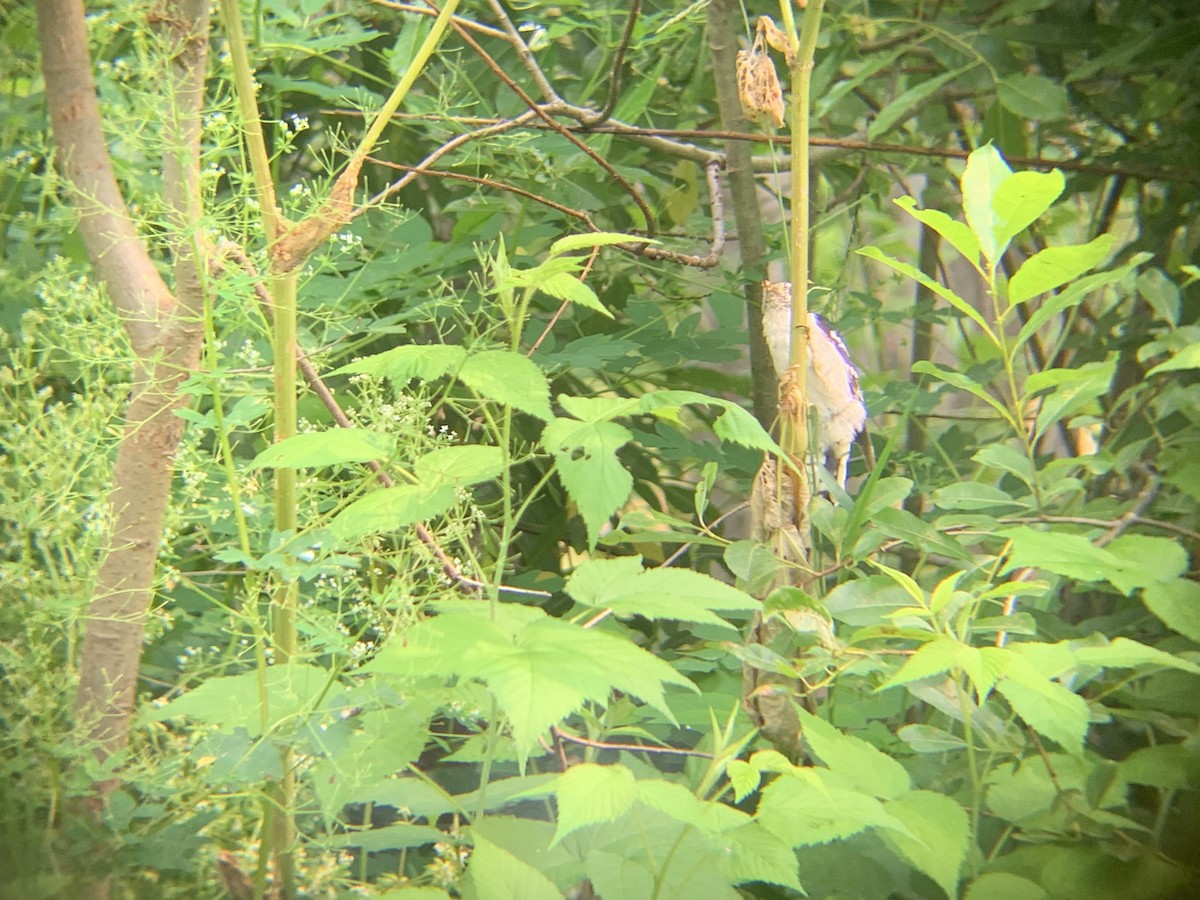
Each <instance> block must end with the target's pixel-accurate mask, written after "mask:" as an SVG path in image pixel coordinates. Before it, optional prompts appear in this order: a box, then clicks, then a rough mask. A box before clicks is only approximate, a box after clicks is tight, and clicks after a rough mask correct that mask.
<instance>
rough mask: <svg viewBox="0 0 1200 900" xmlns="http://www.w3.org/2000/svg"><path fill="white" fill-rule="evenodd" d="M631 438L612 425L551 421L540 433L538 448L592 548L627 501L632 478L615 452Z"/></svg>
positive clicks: (631, 490) (602, 422) (571, 420)
mask: <svg viewBox="0 0 1200 900" xmlns="http://www.w3.org/2000/svg"><path fill="white" fill-rule="evenodd" d="M632 437H633V435H632V434H631V433H630V431H629V429H627V428H625V427H624V426H623V425H618V424H617V423H616V422H604V421H600V422H578V421H576V420H574V419H553V420H552V421H551V422H550V423H549V424H547V425H546V427H545V429H544V430H543V431H542V446H543V447H545V448H546V450H548V451H549V452H550V453H551V454H552V455H553V456H554V463H555V466H556V467H557V470H558V477H559V480H560V481H561V482H562V484H563V487H565V488H566V489H567V493H568V494H570V495H571V499H572V500H574V501H575V505H576V506H577V507H578V508H579V514H580V516H582V517H583V522H584V524H585V525H586V526H587V530H588V542H589V544H590V545H591V546H593V547H594V546H595V545H596V541H597V540H599V538H600V529H601V528H602V527H603V526H604V525H605V524H606V523H607V522H608V519H609V516H611V515H612V514H613V513H615V512H616V511H617V510H619V509H620V508H621V506H622V505H624V503H625V501H626V500H628V499H629V495H630V494H631V493H632V492H633V476H632V475H630V474H629V472H628V470H627V469H626V468H625V466H624V465H623V464H622V463H621V461H620V460H619V459H618V458H617V450H618V449H620V448H621V447H622V446H624V445H625V444H626V443H628V442H629V440H630V439H631V438H632Z"/></svg>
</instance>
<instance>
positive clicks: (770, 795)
mask: <svg viewBox="0 0 1200 900" xmlns="http://www.w3.org/2000/svg"><path fill="white" fill-rule="evenodd" d="M757 819H758V821H759V822H760V823H761V824H762V826H763V828H765V829H766V830H767V831H769V832H770V833H771V834H773V835H775V836H776V837H777V838H779V839H780V840H782V841H783V842H784V843H786V844H787V845H788V846H789V847H803V846H808V845H811V844H825V843H828V842H829V841H835V840H840V839H842V838H847V837H850V835H852V834H857V833H858V832H860V831H865V830H866V829H868V828H891V829H896V830H898V831H901V832H907V830H908V829H907V828H906V826H905V825H904V824H903V823H902V822H901V821H900V820H899V819H897V818H896V817H895V816H893V815H892V814H891V813H889V812H887V810H886V809H885V808H884V806H883V804H882V803H880V802H879V801H878V800H877V799H875V798H874V797H872V796H870V795H869V794H864V793H862V792H860V791H854V790H847V789H846V788H841V787H829V786H826V785H823V784H820V783H819V782H816V781H814V780H813V779H811V778H801V777H798V776H797V775H784V776H782V777H780V778H776V779H775V780H774V781H772V782H771V783H770V784H769V785H767V787H766V788H764V789H763V791H762V799H761V800H760V801H759V804H758V814H757Z"/></svg>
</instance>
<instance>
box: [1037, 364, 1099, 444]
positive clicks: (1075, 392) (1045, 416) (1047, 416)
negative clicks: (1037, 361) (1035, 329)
mask: <svg viewBox="0 0 1200 900" xmlns="http://www.w3.org/2000/svg"><path fill="white" fill-rule="evenodd" d="M1116 370H1117V354H1116V353H1115V352H1114V353H1110V354H1109V356H1108V359H1106V360H1105V361H1104V362H1091V363H1084V364H1083V365H1081V366H1078V367H1076V368H1074V369H1045V370H1043V371H1041V372H1035V373H1033V374H1032V375H1030V376H1029V378H1028V379H1027V380H1026V382H1025V389H1026V391H1027V392H1028V393H1029V394H1033V393H1036V392H1037V391H1041V390H1045V389H1046V388H1047V387H1048V386H1053V390H1052V391H1051V392H1050V393H1049V394H1047V395H1046V396H1044V397H1042V406H1041V409H1039V410H1038V417H1037V424H1036V426H1035V428H1034V439H1035V440H1036V439H1038V438H1040V437H1041V436H1042V435H1044V434H1045V433H1046V429H1048V428H1049V427H1050V426H1051V425H1053V424H1054V423H1055V422H1058V421H1059V420H1060V419H1064V418H1066V417H1068V416H1071V415H1074V414H1075V413H1077V412H1079V411H1080V410H1082V409H1084V408H1085V407H1087V406H1088V405H1089V404H1091V403H1092V402H1093V401H1095V400H1096V399H1097V398H1098V397H1101V396H1103V395H1104V394H1106V393H1107V392H1108V387H1109V385H1110V384H1111V383H1112V379H1113V375H1114V374H1115V372H1116Z"/></svg>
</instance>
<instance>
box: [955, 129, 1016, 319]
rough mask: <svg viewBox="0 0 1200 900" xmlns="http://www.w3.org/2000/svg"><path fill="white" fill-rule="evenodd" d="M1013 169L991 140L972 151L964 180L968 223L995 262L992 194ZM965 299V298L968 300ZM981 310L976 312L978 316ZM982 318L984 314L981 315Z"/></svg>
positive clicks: (964, 201)
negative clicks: (990, 142)
mask: <svg viewBox="0 0 1200 900" xmlns="http://www.w3.org/2000/svg"><path fill="white" fill-rule="evenodd" d="M1012 174H1013V172H1012V169H1010V168H1009V167H1008V163H1006V162H1005V161H1004V159H1003V158H1002V157H1001V156H1000V153H999V151H998V150H996V148H995V147H993V146H992V145H991V144H986V145H985V146H983V147H980V148H978V149H977V150H974V151H972V152H971V155H970V156H968V157H967V166H966V168H965V169H964V170H963V174H962V179H961V181H960V183H961V186H962V195H963V212H964V213H966V216H967V224H968V225H969V226H971V231H972V232H973V233H974V234H975V239H976V240H978V241H979V250H980V252H981V253H982V254H983V256H984V258H985V259H986V260H987V261H988V262H989V263H991V264H992V265H993V266H995V264H996V260H998V259H999V258H1000V250H1001V248H1000V247H999V246H998V245H997V242H996V221H997V219H996V212H995V209H994V208H993V207H992V198H993V197H994V196H995V194H996V191H997V190H998V189H999V187H1000V185H1001V184H1002V183H1003V182H1004V181H1005V180H1007V179H1008V178H1011V177H1012ZM964 302H965V301H964ZM978 315H979V314H978V313H976V316H978ZM980 318H981V319H982V317H980Z"/></svg>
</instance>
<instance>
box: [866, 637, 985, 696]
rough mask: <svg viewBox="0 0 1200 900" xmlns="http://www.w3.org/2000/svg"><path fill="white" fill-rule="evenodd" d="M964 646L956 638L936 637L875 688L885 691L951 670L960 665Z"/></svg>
mask: <svg viewBox="0 0 1200 900" xmlns="http://www.w3.org/2000/svg"><path fill="white" fill-rule="evenodd" d="M964 646H966V645H964V644H963V643H962V642H961V641H958V640H955V639H954V638H947V637H939V638H935V639H934V640H932V641H930V642H929V643H927V644H926V645H925V646H923V647H921V648H920V649H919V650H917V652H916V653H914V654H913V655H912V656H910V657H909V658H908V659H907V660H906V661H905V663H904V665H902V666H901V667H900V669H899V671H897V672H896V674H895V675H893V676H892V677H891V678H889V679H888V680H887V681H885V682H884V683H883V684H881V685H880V686H879V687H877V688H876V689H875V690H876V691H883V690H887V689H888V688H892V687H897V686H898V685H901V684H910V683H911V682H914V681H920V680H921V679H923V678H930V677H932V676H934V675H941V674H942V673H943V672H949V671H950V670H951V669H953V668H955V667H956V666H957V665H958V651H959V649H960V648H962V647H964Z"/></svg>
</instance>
